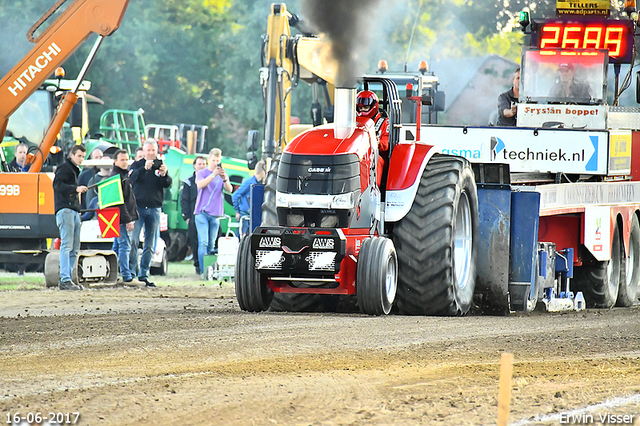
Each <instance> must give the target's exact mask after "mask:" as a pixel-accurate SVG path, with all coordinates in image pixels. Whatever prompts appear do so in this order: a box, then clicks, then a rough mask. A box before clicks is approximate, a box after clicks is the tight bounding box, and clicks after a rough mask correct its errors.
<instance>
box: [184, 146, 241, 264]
mask: <svg viewBox="0 0 640 426" xmlns="http://www.w3.org/2000/svg"><path fill="white" fill-rule="evenodd" d="M221 160H222V151H221V150H220V149H219V148H213V149H212V150H211V152H209V165H208V166H207V168H206V169H203V170H200V171H199V172H197V173H196V185H197V187H198V199H197V200H196V206H195V209H194V210H193V211H194V214H195V222H196V229H197V230H198V262H199V263H200V274H202V273H203V271H204V263H203V262H204V256H205V254H208V253H211V252H212V251H213V248H214V246H215V240H216V237H217V236H218V228H219V227H220V222H219V216H222V214H223V210H222V188H224V189H225V190H226V191H227V192H229V193H231V192H232V191H233V187H232V186H231V183H230V182H229V177H228V176H227V173H226V172H225V170H224V169H223V168H222V164H220V161H221Z"/></svg>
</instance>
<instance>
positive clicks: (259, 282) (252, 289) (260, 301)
mask: <svg viewBox="0 0 640 426" xmlns="http://www.w3.org/2000/svg"><path fill="white" fill-rule="evenodd" d="M236 265H237V267H236V275H235V281H236V282H235V287H236V298H237V299H238V305H240V309H242V310H243V311H249V312H261V311H266V310H267V309H269V305H270V304H271V299H272V298H273V291H271V289H270V288H269V286H267V283H266V282H265V279H264V277H262V275H261V274H260V273H258V271H256V268H255V261H254V258H253V255H252V254H251V238H243V239H242V241H241V242H240V248H239V249H238V255H237V257H236Z"/></svg>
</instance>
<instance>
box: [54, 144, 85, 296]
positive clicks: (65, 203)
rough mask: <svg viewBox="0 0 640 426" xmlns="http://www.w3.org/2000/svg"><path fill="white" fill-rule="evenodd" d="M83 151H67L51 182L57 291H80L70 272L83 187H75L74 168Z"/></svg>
mask: <svg viewBox="0 0 640 426" xmlns="http://www.w3.org/2000/svg"><path fill="white" fill-rule="evenodd" d="M86 154H87V150H86V148H85V147H84V146H82V145H74V146H73V148H71V153H70V155H69V158H67V160H66V161H65V162H64V163H63V164H62V165H60V166H59V167H58V168H57V169H56V174H55V177H54V179H53V201H54V204H55V210H56V224H57V225H58V229H59V230H60V284H59V285H58V288H60V290H82V286H79V285H76V284H74V283H73V282H72V281H71V275H72V274H71V271H72V270H73V268H74V267H75V264H76V261H77V260H78V251H79V250H80V225H81V222H80V198H79V195H80V194H83V193H85V192H87V187H86V186H82V185H78V175H79V174H80V169H79V168H78V166H79V165H80V164H81V163H82V162H83V161H84V157H85V155H86Z"/></svg>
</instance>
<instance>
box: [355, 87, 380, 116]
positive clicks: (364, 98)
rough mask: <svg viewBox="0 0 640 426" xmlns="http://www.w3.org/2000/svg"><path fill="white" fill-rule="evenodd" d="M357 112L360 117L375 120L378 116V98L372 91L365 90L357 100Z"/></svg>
mask: <svg viewBox="0 0 640 426" xmlns="http://www.w3.org/2000/svg"><path fill="white" fill-rule="evenodd" d="M356 112H357V113H358V115H359V116H360V117H369V118H370V119H372V120H373V119H374V118H375V116H376V115H378V96H376V94H375V93H373V92H372V91H371V90H363V91H362V92H360V93H358V97H357V98H356Z"/></svg>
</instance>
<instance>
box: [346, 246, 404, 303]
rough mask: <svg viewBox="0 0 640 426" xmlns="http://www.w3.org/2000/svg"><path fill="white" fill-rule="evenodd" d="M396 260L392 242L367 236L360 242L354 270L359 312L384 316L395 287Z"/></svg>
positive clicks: (396, 286) (391, 301)
mask: <svg viewBox="0 0 640 426" xmlns="http://www.w3.org/2000/svg"><path fill="white" fill-rule="evenodd" d="M397 272H398V259H397V257H396V250H395V248H394V247H393V242H392V241H391V240H390V239H388V238H384V237H371V238H367V239H366V240H364V241H363V242H362V247H361V248H360V254H359V255H358V269H357V272H356V299H357V301H358V306H359V307H360V311H361V312H362V313H365V314H369V315H387V314H388V313H389V312H390V311H391V307H392V306H393V301H394V300H395V297H396V290H397V288H398V274H397Z"/></svg>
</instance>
